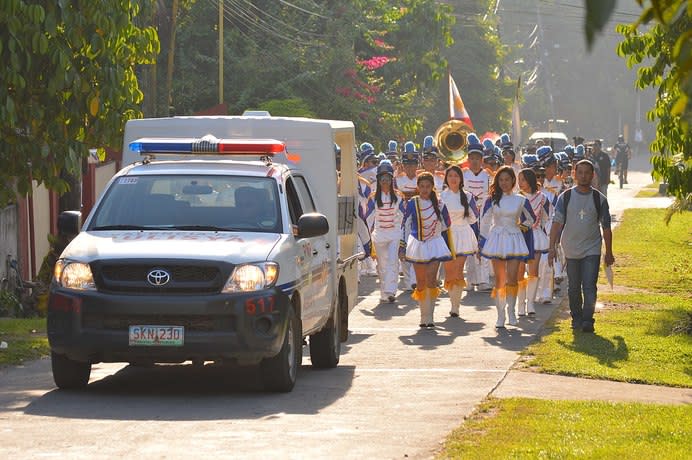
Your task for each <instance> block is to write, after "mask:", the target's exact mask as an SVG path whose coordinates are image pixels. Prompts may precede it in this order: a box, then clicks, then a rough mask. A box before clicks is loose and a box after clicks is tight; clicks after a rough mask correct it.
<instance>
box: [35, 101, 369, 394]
mask: <svg viewBox="0 0 692 460" xmlns="http://www.w3.org/2000/svg"><path fill="white" fill-rule="evenodd" d="M340 151H343V152H345V154H344V155H343V157H342V158H339V156H340ZM353 151H355V137H354V126H353V124H352V123H351V122H348V121H334V120H315V119H307V118H281V117H271V116H270V115H269V114H262V113H260V114H255V115H254V116H238V117H232V116H217V117H173V118H160V119H141V120H130V121H129V122H128V123H127V124H126V127H125V139H124V145H123V160H124V162H126V163H131V164H129V165H128V166H126V167H124V168H123V169H122V170H121V171H120V172H118V173H117V174H116V175H115V176H114V177H113V178H112V180H111V181H110V182H109V184H108V185H107V186H106V188H105V190H104V193H103V194H102V196H101V197H100V198H99V199H98V201H97V202H96V204H95V206H94V208H93V210H92V211H91V213H90V214H89V216H88V217H87V218H86V220H85V221H84V224H83V225H82V224H81V222H80V220H81V216H80V215H79V213H78V212H66V213H63V214H61V216H60V219H59V230H60V232H62V233H64V234H76V235H77V236H76V237H75V238H74V239H73V240H72V242H71V243H70V244H69V245H68V247H67V248H66V249H65V251H64V252H63V254H62V255H61V257H60V259H59V261H58V263H57V264H56V268H55V273H54V279H53V282H52V285H51V288H50V297H49V302H48V338H49V341H50V346H51V357H52V369H53V377H54V380H55V383H56V384H57V386H58V387H60V388H79V387H84V386H85V385H87V383H88V381H89V376H90V371H91V365H92V364H94V363H98V362H130V363H179V362H184V361H193V362H197V363H202V362H205V361H217V362H221V363H229V364H236V365H258V366H259V368H260V371H261V375H262V380H263V383H264V386H265V388H266V389H269V390H272V391H290V390H292V389H293V386H294V384H295V381H296V372H297V369H298V367H299V366H300V365H301V360H302V346H303V343H304V342H303V339H304V338H308V341H309V347H310V357H311V360H312V365H313V366H315V367H335V366H336V365H337V364H338V362H339V354H340V344H341V342H343V341H345V340H346V339H347V334H348V315H349V313H350V311H351V310H352V309H353V307H354V306H355V303H356V300H357V291H358V279H357V276H358V275H357V264H356V262H357V259H358V257H359V255H360V254H358V253H357V250H356V229H355V226H354V222H355V216H356V197H357V190H356V177H357V176H356V164H355V159H354V155H352V154H351V153H352V152H353ZM339 160H340V166H339V167H340V171H337V167H338V162H339Z"/></svg>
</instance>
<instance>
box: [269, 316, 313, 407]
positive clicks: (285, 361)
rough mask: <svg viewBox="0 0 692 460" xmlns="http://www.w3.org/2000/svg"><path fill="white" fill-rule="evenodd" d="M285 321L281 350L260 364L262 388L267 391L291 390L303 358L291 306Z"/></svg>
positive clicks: (296, 319)
mask: <svg viewBox="0 0 692 460" xmlns="http://www.w3.org/2000/svg"><path fill="white" fill-rule="evenodd" d="M287 322H288V325H287V327H286V334H285V335H284V342H283V346H282V347H281V351H279V354H278V355H276V356H274V357H272V358H266V359H264V360H263V361H262V363H261V364H260V372H261V374H262V382H263V383H264V388H265V389H266V390H269V391H276V392H283V393H287V392H289V391H291V390H293V387H294V386H295V384H296V376H297V375H298V368H299V367H300V364H301V362H302V360H303V353H302V347H303V337H302V334H301V332H300V320H299V319H298V318H297V317H296V314H295V311H294V310H293V307H292V306H291V307H289V309H288V315H287Z"/></svg>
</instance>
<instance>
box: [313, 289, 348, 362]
mask: <svg viewBox="0 0 692 460" xmlns="http://www.w3.org/2000/svg"><path fill="white" fill-rule="evenodd" d="M340 300H341V296H339V299H338V300H337V301H336V304H335V305H334V313H333V314H332V317H331V318H330V319H329V322H327V325H326V326H325V327H324V328H323V329H322V330H321V331H320V332H318V333H317V334H313V335H311V336H310V359H311V360H312V365H313V367H316V368H321V369H328V368H332V367H336V366H337V364H339V355H341V334H340V326H341V315H340V312H341V308H340V307H341V301H340Z"/></svg>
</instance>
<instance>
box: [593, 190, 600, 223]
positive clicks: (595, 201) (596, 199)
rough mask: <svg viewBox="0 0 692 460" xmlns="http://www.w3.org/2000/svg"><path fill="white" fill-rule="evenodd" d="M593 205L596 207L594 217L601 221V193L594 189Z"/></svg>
mask: <svg viewBox="0 0 692 460" xmlns="http://www.w3.org/2000/svg"><path fill="white" fill-rule="evenodd" d="M591 193H592V195H593V205H594V206H595V207H596V218H597V219H598V221H599V222H600V221H601V194H600V193H599V192H598V190H596V189H592V190H591Z"/></svg>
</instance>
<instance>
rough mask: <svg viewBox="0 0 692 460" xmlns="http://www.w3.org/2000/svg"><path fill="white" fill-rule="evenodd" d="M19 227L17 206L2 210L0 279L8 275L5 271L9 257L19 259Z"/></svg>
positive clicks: (0, 219) (0, 211)
mask: <svg viewBox="0 0 692 460" xmlns="http://www.w3.org/2000/svg"><path fill="white" fill-rule="evenodd" d="M18 225H19V221H18V220H17V205H16V204H13V205H11V206H7V207H6V208H3V209H0V279H2V278H4V277H5V276H6V275H7V273H6V270H5V266H6V264H5V261H6V260H7V256H10V257H11V258H13V259H16V258H17V246H18V245H17V227H18Z"/></svg>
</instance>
